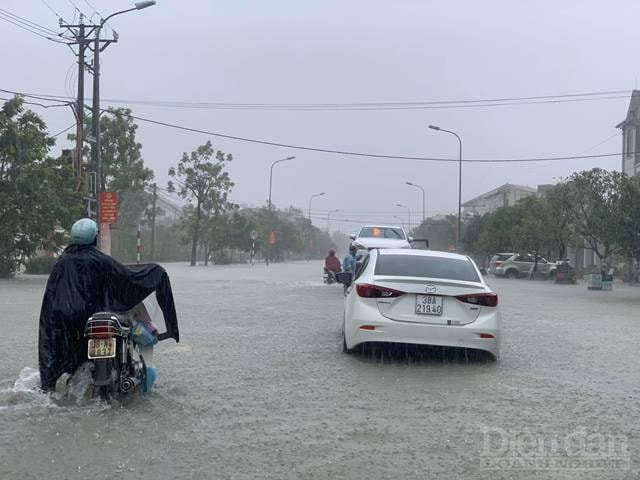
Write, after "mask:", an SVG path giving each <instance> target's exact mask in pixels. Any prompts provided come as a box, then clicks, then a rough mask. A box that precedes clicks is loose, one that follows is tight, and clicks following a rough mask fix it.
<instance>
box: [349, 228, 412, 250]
mask: <svg viewBox="0 0 640 480" xmlns="http://www.w3.org/2000/svg"><path fill="white" fill-rule="evenodd" d="M349 237H350V238H351V240H353V244H354V245H355V246H356V248H357V249H358V252H359V253H361V254H366V253H367V251H369V250H372V249H374V248H411V243H410V242H411V241H412V238H411V237H409V236H408V235H407V234H406V232H405V231H404V230H403V229H402V227H397V226H393V225H365V226H364V227H362V228H361V229H360V231H359V232H358V233H357V234H353V235H350V236H349Z"/></svg>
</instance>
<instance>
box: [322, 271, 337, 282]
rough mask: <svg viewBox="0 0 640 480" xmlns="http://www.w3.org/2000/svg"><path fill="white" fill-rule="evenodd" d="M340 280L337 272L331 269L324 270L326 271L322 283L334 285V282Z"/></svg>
mask: <svg viewBox="0 0 640 480" xmlns="http://www.w3.org/2000/svg"><path fill="white" fill-rule="evenodd" d="M337 281H338V280H336V272H333V271H331V270H326V269H325V270H324V273H323V274H322V283H325V284H327V285H332V284H334V283H336V282H337Z"/></svg>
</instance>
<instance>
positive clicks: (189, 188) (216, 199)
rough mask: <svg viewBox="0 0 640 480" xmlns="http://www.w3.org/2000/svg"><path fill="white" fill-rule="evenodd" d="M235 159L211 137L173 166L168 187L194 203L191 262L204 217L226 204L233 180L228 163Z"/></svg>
mask: <svg viewBox="0 0 640 480" xmlns="http://www.w3.org/2000/svg"><path fill="white" fill-rule="evenodd" d="M231 160H232V156H231V155H230V154H225V153H224V152H222V151H220V150H217V151H215V150H214V149H213V146H212V145H211V142H209V141H207V143H205V144H204V145H200V146H199V147H198V148H197V149H196V150H194V151H193V152H191V154H187V153H186V152H185V153H184V154H183V155H182V159H181V160H180V162H179V163H178V167H177V168H174V167H172V168H170V169H169V176H170V177H171V178H172V179H173V180H171V181H169V183H168V188H167V189H168V191H169V192H177V193H178V195H179V196H180V197H182V198H184V199H187V200H188V201H189V202H190V203H192V204H194V208H193V209H192V210H191V211H190V215H191V218H190V219H189V225H190V229H189V231H188V234H189V236H190V239H191V266H194V265H195V264H196V254H197V250H198V244H199V242H201V231H200V230H201V226H202V220H203V217H205V216H206V215H211V214H213V215H215V214H218V213H220V212H222V211H223V210H224V209H225V208H226V204H227V197H228V194H229V192H230V191H231V189H232V188H233V182H232V181H231V179H230V178H229V174H228V173H227V171H226V170H225V167H226V166H227V163H228V162H230V161H231Z"/></svg>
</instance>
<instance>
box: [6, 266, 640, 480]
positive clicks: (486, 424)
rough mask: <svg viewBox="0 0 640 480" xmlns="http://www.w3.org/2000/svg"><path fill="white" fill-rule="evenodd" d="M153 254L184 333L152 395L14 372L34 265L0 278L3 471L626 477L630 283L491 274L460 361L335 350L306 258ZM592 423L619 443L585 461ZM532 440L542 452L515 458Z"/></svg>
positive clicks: (29, 344) (639, 391)
mask: <svg viewBox="0 0 640 480" xmlns="http://www.w3.org/2000/svg"><path fill="white" fill-rule="evenodd" d="M167 269H168V271H169V274H170V276H171V278H172V284H173V287H174V295H175V297H176V305H177V309H178V315H179V319H180V328H181V339H182V342H181V343H180V344H175V343H173V342H172V341H167V342H162V344H161V345H160V346H159V347H158V348H157V349H156V355H155V360H156V365H157V367H158V371H159V379H158V384H157V386H156V388H155V390H154V393H153V394H152V395H150V396H146V397H136V398H134V399H132V400H131V401H128V402H127V403H126V405H121V406H115V407H108V406H105V405H102V404H99V403H93V402H92V403H89V404H86V405H73V404H72V405H68V404H67V405H58V404H56V403H54V402H52V401H51V400H50V399H49V398H48V397H47V396H45V395H43V394H40V393H34V392H31V391H28V389H27V388H28V386H29V385H27V386H26V387H21V386H18V387H17V388H16V387H14V382H15V381H16V379H17V378H18V376H19V374H20V372H21V371H23V369H24V368H25V367H29V368H36V367H37V351H36V345H37V317H38V313H39V308H40V301H41V298H42V294H43V289H44V284H45V281H46V279H44V278H43V277H28V276H22V277H19V278H17V279H15V280H12V281H3V280H2V281H0V308H1V311H2V318H1V319H0V327H1V328H2V334H1V335H0V353H1V354H2V361H1V362H0V479H3V480H4V479H14V478H15V479H32V478H33V479H36V478H37V479H40V478H49V479H58V478H59V479H66V478H69V479H76V478H78V479H84V478H86V479H92V480H93V479H112V478H122V479H164V478H171V479H213V478H215V479H262V478H273V479H294V478H310V479H334V478H354V479H360V478H363V479H364V478H367V479H386V478H401V479H413V478H416V479H417V478H420V479H427V478H486V479H493V478H532V479H533V478H536V479H538V478H542V479H545V478H550V479H551V478H553V479H555V478H576V479H577V478H625V479H627V478H628V479H632V478H634V479H637V478H640V477H639V473H638V472H639V469H640V459H639V452H640V405H639V403H638V400H639V399H640V366H639V362H638V354H637V352H638V350H639V348H640V347H639V346H640V328H639V327H640V288H634V287H628V286H619V285H616V290H615V291H614V292H589V291H587V290H586V288H585V287H584V285H583V286H579V285H578V286H554V285H552V284H550V283H548V282H530V281H526V280H502V279H493V278H490V279H489V282H490V284H491V285H492V286H493V288H494V289H495V290H496V291H497V292H498V293H499V295H500V303H501V308H502V312H503V319H504V333H503V337H504V340H503V345H502V357H501V358H500V360H499V361H498V362H496V363H490V362H485V361H475V362H471V363H468V362H466V361H465V359H464V355H460V354H459V352H453V353H451V352H448V353H446V354H444V355H443V354H442V352H441V350H440V349H436V350H424V349H422V350H419V351H417V353H416V352H410V353H409V354H405V353H404V352H402V353H398V352H397V351H395V350H382V351H374V352H369V353H365V354H362V355H345V354H343V353H342V351H341V331H340V329H341V322H342V291H341V287H339V286H337V285H332V286H326V285H322V284H321V283H320V272H321V265H320V263H317V262H310V263H306V262H302V263H293V264H286V265H281V264H276V265H272V266H270V267H269V268H266V267H265V266H264V265H257V266H255V267H253V268H252V267H250V266H245V265H238V266H228V267H215V266H214V267H195V268H189V267H187V266H184V265H177V264H175V265H172V264H170V265H168V266H167ZM29 373H30V371H29V370H25V371H23V375H22V376H23V380H25V382H26V383H27V384H29V382H31V383H33V378H32V379H30V380H29V379H28V378H26V377H28V374H29ZM31 373H32V372H31ZM585 435H586V438H587V446H586V447H585V446H584V444H580V441H581V439H584V438H585ZM589 435H591V436H589ZM593 435H611V436H616V437H615V438H614V437H606V438H614V443H615V446H616V448H617V447H618V446H619V445H622V447H626V450H624V451H622V453H620V452H618V451H617V450H616V452H614V453H615V454H612V455H610V456H606V455H604V457H606V458H605V459H606V460H610V459H611V458H617V459H618V460H620V459H622V460H621V461H620V462H619V463H608V464H602V463H601V464H600V469H595V468H594V464H587V463H585V461H586V460H585V458H586V457H585V455H586V454H589V453H591V454H594V455H592V458H595V457H597V458H600V459H602V458H604V457H603V455H602V454H601V452H602V449H599V450H597V451H595V452H594V450H593V445H592V444H593V442H592V440H593V439H594V438H596V437H594V436H593ZM598 438H600V437H598ZM532 439H533V440H532ZM541 439H542V440H541ZM554 439H556V440H559V442H561V443H562V442H569V443H570V444H569V445H568V447H572V446H573V447H575V448H574V449H573V450H571V449H569V450H567V449H564V450H563V449H561V450H560V453H558V450H557V449H556V450H552V449H550V447H549V445H552V444H553V441H554ZM531 441H537V442H539V445H540V444H541V443H542V441H544V442H546V443H544V445H546V446H544V445H543V447H544V448H546V450H539V452H542V453H539V455H538V457H536V458H535V460H536V461H538V460H540V458H543V459H547V460H548V461H553V462H556V463H553V464H546V466H545V468H551V469H547V470H532V469H530V468H532V463H529V464H528V467H527V468H529V469H513V468H514V466H515V467H517V466H518V465H520V466H522V463H518V462H521V461H522V460H523V459H525V460H526V459H529V460H531V452H532V451H533V450H532V448H530V447H529V446H527V445H528V444H527V443H526V442H531ZM571 442H573V443H571ZM563 445H564V444H563ZM576 445H578V446H577V447H576ZM580 445H582V447H580ZM589 445H591V447H589ZM590 448H591V450H590ZM514 452H515V454H514ZM518 452H520V453H519V454H520V456H519V457H518ZM567 452H569V453H567ZM571 452H573V453H571ZM523 454H524V457H526V458H524V457H523ZM514 455H515V457H517V458H515V457H514ZM527 455H529V456H528V457H527ZM567 457H569V459H572V460H576V459H577V460H578V461H577V463H574V464H573V466H567V464H566V463H565V464H563V463H561V461H562V459H563V458H564V459H565V460H566V459H567ZM514 458H515V460H514ZM550 458H551V459H552V460H549V459H550ZM553 459H555V460H553ZM500 461H502V462H503V463H501V464H500V463H499V462H500ZM536 465H537V467H538V468H540V466H541V464H540V463H537V464H536ZM550 465H551V466H550ZM589 465H590V467H589ZM603 465H604V466H603ZM587 467H589V468H587Z"/></svg>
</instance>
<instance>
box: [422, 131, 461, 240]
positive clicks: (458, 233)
mask: <svg viewBox="0 0 640 480" xmlns="http://www.w3.org/2000/svg"><path fill="white" fill-rule="evenodd" d="M429 128H430V129H431V130H436V131H438V132H445V133H450V134H451V135H455V137H456V138H457V139H458V144H459V146H460V149H459V153H460V156H459V162H458V165H459V167H458V228H457V230H456V250H457V251H459V250H460V244H461V242H462V237H461V236H460V234H461V231H462V228H461V226H462V140H461V139H460V136H459V135H458V134H457V133H456V132H452V131H451V130H445V129H444V128H440V127H438V126H436V125H429Z"/></svg>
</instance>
